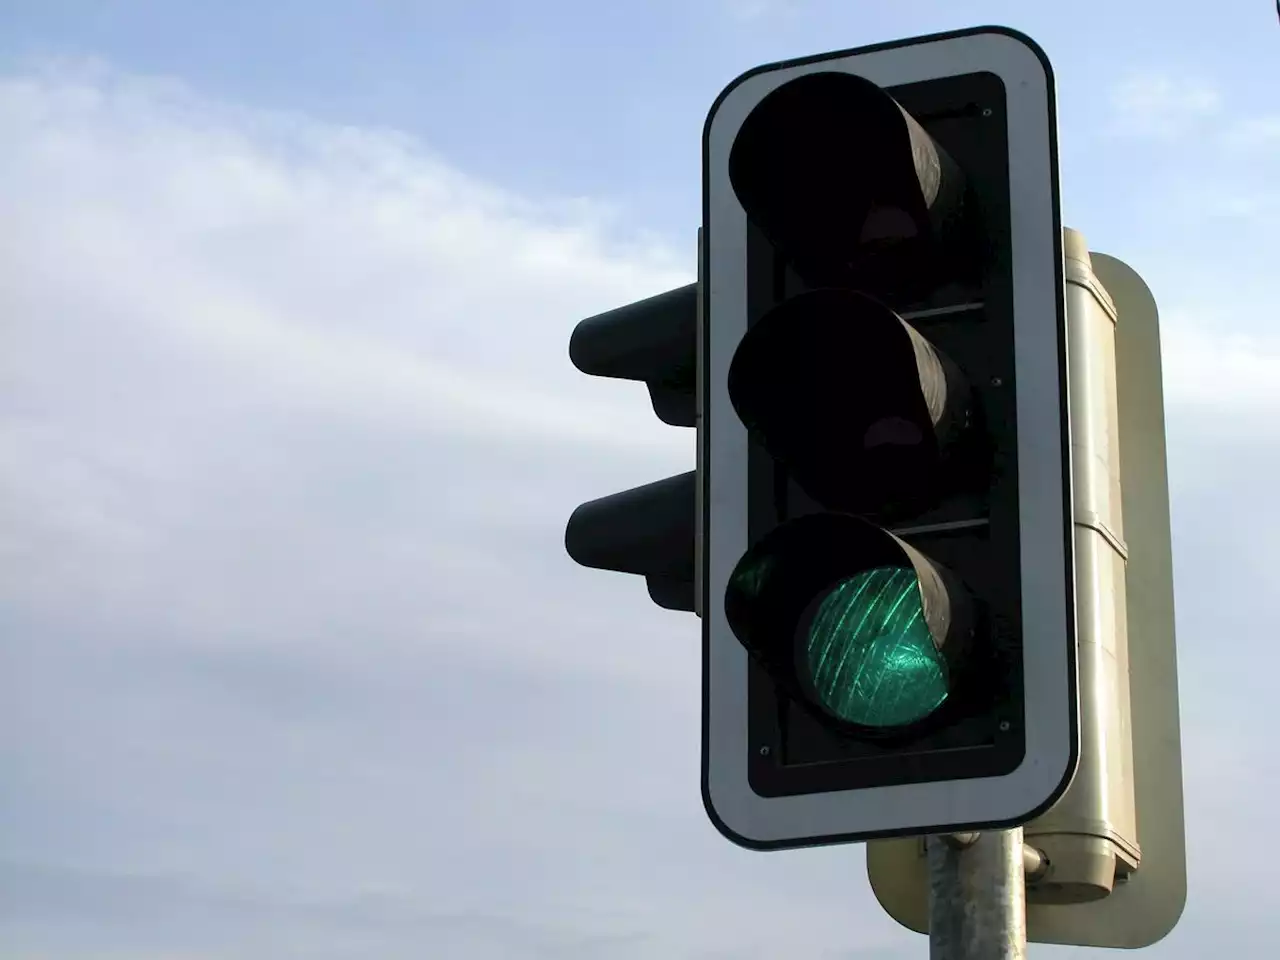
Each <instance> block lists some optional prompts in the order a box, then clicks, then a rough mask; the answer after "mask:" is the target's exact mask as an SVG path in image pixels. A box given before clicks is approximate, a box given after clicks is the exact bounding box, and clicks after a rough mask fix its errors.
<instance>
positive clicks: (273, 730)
mask: <svg viewBox="0 0 1280 960" xmlns="http://www.w3.org/2000/svg"><path fill="white" fill-rule="evenodd" d="M264 6H268V7H269V12H263V7H264ZM984 22H986V23H992V22H995V23H1004V24H1007V25H1010V26H1015V27H1018V28H1020V29H1022V30H1024V31H1026V32H1028V33H1029V34H1031V35H1032V36H1033V37H1035V38H1036V39H1037V40H1038V41H1039V42H1040V43H1041V44H1042V45H1043V46H1044V47H1045V48H1046V50H1047V51H1048V52H1049V54H1050V56H1051V58H1052V60H1053V62H1054V65H1055V69H1056V73H1057V78H1058V90H1059V100H1060V128H1061V144H1062V158H1063V159H1062V168H1063V191H1064V197H1065V213H1066V216H1067V219H1068V222H1069V223H1070V224H1071V225H1073V226H1075V227H1077V228H1078V229H1080V230H1082V231H1084V232H1085V234H1086V236H1087V237H1088V238H1089V240H1090V243H1091V246H1092V247H1093V248H1094V249H1096V250H1102V251H1105V252H1108V253H1113V254H1115V255H1118V256H1120V257H1122V258H1124V259H1125V260H1127V261H1129V262H1130V263H1132V264H1133V265H1134V266H1135V267H1137V269H1138V270H1139V271H1141V272H1142V273H1143V274H1144V276H1146V278H1147V279H1148V280H1149V282H1150V283H1151V286H1152V288H1153V290H1154V291H1155V293H1156V297H1157V299H1158V301H1159V303H1160V307H1161V312H1162V323H1163V331H1164V340H1165V356H1164V363H1165V380H1166V394H1167V404H1168V419H1169V435H1170V466H1171V485H1172V493H1173V506H1174V533H1175V550H1176V554H1177V557H1176V564H1177V592H1178V618H1179V619H1178V625H1179V651H1180V669H1181V677H1182V681H1181V691H1182V698H1183V743H1184V755H1185V762H1186V791H1187V804H1188V814H1187V815H1188V834H1189V847H1190V853H1189V858H1190V871H1191V877H1190V898H1189V901H1188V907H1187V912H1186V914H1185V915H1184V918H1183V921H1182V923H1181V924H1180V926H1179V927H1178V929H1177V930H1176V931H1175V932H1174V934H1173V935H1171V936H1170V937H1169V938H1168V939H1167V940H1166V941H1164V942H1162V943H1161V944H1159V945H1158V946H1156V947H1154V948H1152V949H1151V950H1150V951H1149V954H1150V956H1152V957H1153V958H1192V957H1199V956H1203V955H1204V954H1205V953H1206V952H1207V951H1209V950H1214V951H1220V952H1223V953H1227V952H1231V953H1234V954H1235V955H1241V956H1256V955H1262V953H1264V952H1265V950H1264V948H1263V946H1262V945H1263V944H1264V943H1266V942H1269V940H1270V939H1274V937H1275V935H1276V932H1277V931H1278V930H1280V928H1278V927H1277V921H1276V919H1275V915H1274V902H1273V901H1274V898H1273V896H1272V893H1271V891H1272V890H1273V889H1274V887H1273V885H1272V879H1271V877H1270V875H1269V873H1268V872H1267V869H1266V858H1265V857H1259V856H1255V855H1252V853H1250V851H1251V849H1252V848H1251V847H1250V845H1249V844H1246V842H1245V841H1246V840H1248V839H1249V838H1256V837H1260V836H1262V837H1265V835H1266V827H1267V826H1268V825H1269V820H1268V818H1269V816H1270V813H1271V806H1272V798H1273V797H1274V796H1275V795H1276V790H1277V789H1278V788H1280V756H1278V755H1277V751H1275V749H1274V745H1273V744H1272V743H1271V742H1270V738H1269V737H1268V736H1267V730H1266V726H1265V725H1266V723H1267V722H1268V721H1269V720H1270V716H1269V714H1270V713H1271V710H1270V706H1271V703H1272V701H1273V700H1274V689H1273V688H1274V677H1275V676H1276V675H1277V668H1280V655H1278V654H1277V652H1276V648H1275V645H1274V642H1273V640H1272V638H1271V637H1270V635H1269V633H1270V631H1269V624H1270V623H1271V622H1272V620H1273V619H1274V618H1273V617H1272V616H1271V609H1270V604H1269V602H1268V601H1269V599H1270V591H1271V590H1272V589H1273V587H1272V585H1273V584H1274V583H1275V580H1276V576H1277V574H1280V568H1277V565H1276V560H1275V558H1274V551H1272V550H1270V549H1269V544H1270V543H1272V542H1274V541H1275V539H1276V538H1277V537H1280V517H1278V516H1277V512H1276V510H1275V509H1274V506H1273V504H1274V500H1273V498H1272V493H1271V491H1272V486H1273V484H1272V483H1271V481H1270V478H1271V477H1273V476H1275V472H1276V471H1277V469H1280V444H1278V443H1277V441H1276V438H1275V431H1274V424H1275V423H1276V421H1277V414H1280V380H1278V378H1277V377H1276V376H1275V373H1274V371H1275V369H1277V364H1280V334H1277V333H1276V330H1275V324H1274V316H1275V308H1274V306H1272V304H1273V302H1274V298H1273V296H1272V293H1271V280H1272V277H1273V275H1274V266H1273V263H1274V261H1275V260H1276V249H1277V248H1276V241H1275V238H1274V235H1273V227H1272V224H1273V223H1274V222H1275V218H1276V216H1277V214H1280V186H1277V185H1278V184H1280V101H1277V98H1276V94H1275V91H1277V90H1280V56H1278V55H1277V51H1280V24H1277V22H1276V19H1275V11H1274V8H1273V6H1272V5H1270V4H1269V3H1268V2H1266V0H1257V2H1252V3H1244V2H1241V3H1235V4H1231V5H1227V4H1203V5H1196V6H1191V5H1185V4H1182V5H1180V4H1168V3H1165V4H1155V3H1137V2H1134V3H1128V4H1119V3H1109V4H1104V3H1078V4H1074V5H1071V6H1062V5H1049V4H1043V5H1032V4H1027V3H1022V4H1013V3H1005V4H999V3H965V4H957V3H947V4H942V3H913V4H910V5H907V4H905V3H892V4H890V3H884V4H871V3H849V2H845V3H807V2H803V0H787V2H783V0H778V2H771V0H687V2H685V3H683V4H675V3H667V2H665V0H653V2H651V3H643V4H642V3H631V4H610V5H606V4H585V3H541V4H517V3H505V4H500V3H481V2H475V3H470V4H442V3H435V2H420V3H412V2H408V0H401V2H390V0H381V2H376V0H370V2H365V3H355V2H350V3H341V2H334V0H321V2H309V3H304V2H301V0H290V2H283V0H282V2H277V3H273V4H270V5H252V4H247V3H232V2H226V3H218V4H212V3H196V2H177V0H175V2H165V3H162V2H159V0H155V2H150V3H129V2H119V3H105V2H101V3H91V2H88V0H85V2H67V0H39V2H29V3H18V2H16V0H7V2H5V0H0V143H4V144H5V148H4V150H3V151H0V184H3V185H4V186H3V189H2V190H0V223H4V224H5V229H4V231H3V233H2V234H0V237H2V239H0V316H3V317H4V320H3V327H0V329H2V330H3V335H4V339H5V343H6V359H5V361H4V363H3V364H2V365H0V466H2V469H0V525H2V527H3V529H4V530H5V535H4V537H3V538H2V539H0V678H3V679H0V686H2V687H3V696H2V698H0V703H3V704H4V705H5V706H4V708H3V710H4V714H5V719H4V722H3V723H0V957H4V958H10V957H12V958H23V960H28V958H46V957H48V958H53V957H57V958H60V960H67V958H74V960H78V958H86V960H88V958H92V960H105V958H112V960H114V958H124V957H128V958H130V960H139V958H148V960H149V958H152V957H154V958H160V957H164V958H165V960H172V958H196V957H199V958H219V960H221V958H231V957H235V958H250V960H256V958H259V957H262V958H266V957H271V958H273V960H275V958H281V957H286V958H287V957H307V958H312V957H333V958H346V957H357V956H358V957H364V956H369V955H376V956H382V957H387V958H391V960H394V958H397V957H402V956H403V957H410V956H412V957H420V956H422V955H424V952H425V953H426V954H427V955H430V956H448V957H457V958H460V960H488V958H504V960H507V958H513V960H523V958H544V957H547V958H551V957H555V958H576V957H579V956H582V957H585V956H591V957H593V958H604V960H615V958H626V960H631V958H648V957H653V956H663V957H668V958H689V960H707V958H717V960H719V958H729V957H733V958H756V957H760V958H765V957H777V956H780V955H783V953H784V952H785V953H787V954H796V955H805V956H809V957H814V958H824V960H825V958H832V960H834V958H841V960H848V958H867V960H889V958H893V960H896V958H908V957H919V956H923V955H924V952H925V950H926V947H925V944H924V941H923V939H922V938H919V937H917V936H915V935H913V934H910V933H907V932H905V931H903V930H901V929H899V928H898V927H897V926H896V925H895V924H894V923H893V921H891V920H890V919H889V918H888V917H887V916H885V915H884V914H883V912H882V911H881V910H880V908H879V907H878V906H877V905H876V903H875V902H874V899H873V897H872V894H871V892H870V889H869V887H868V886H867V883H866V881H865V878H864V870H863V855H862V852H861V850H860V849H859V848H857V847H846V848H836V849H830V850H820V851H805V852H796V853H787V854H778V855H759V854H752V853H749V852H746V851H742V850H738V849H736V848H734V847H732V846H731V845H729V844H728V843H726V842H725V841H724V840H723V839H722V838H721V837H720V836H719V835H718V834H716V833H715V831H714V829H713V828H712V827H711V825H710V824H709V823H708V822H707V821H706V818H705V815H704V814H703V812H702V809H701V804H700V800H699V797H698V788H697V783H698V735H697V723H698V720H697V718H698V669H699V660H698V650H697V632H696V625H695V622H694V621H693V620H692V619H691V618H688V617H685V616H680V615H676V614H671V613H667V612H664V611H660V610H657V609H656V608H654V607H652V606H651V605H650V604H649V603H648V602H647V600H646V598H645V596H644V594H643V590H642V588H641V587H640V586H639V584H638V583H634V582H631V581H630V580H628V579H627V578H623V577H609V576H607V575H604V574H599V573H596V572H592V571H586V570H582V569H579V568H577V567H575V566H574V565H573V564H572V563H571V561H569V560H568V558H567V557H566V556H565V555H564V553H563V546H562V534H563V524H564V520H565V518H566V517H567V516H568V513H569V512H570V510H571V509H572V508H573V506H575V505H576V504H577V503H578V502H580V501H582V500H585V499H589V498H591V497H594V496H598V495H601V494H603V493H607V492H610V491H612V490H616V489H622V488H623V487H625V486H628V485H632V484H637V483H642V482H645V481H647V480H650V479H655V478H657V477H661V476H665V475H667V474H669V473H673V472H678V471H681V470H684V469H687V468H688V464H690V463H691V462H692V440H691V437H689V436H688V435H687V433H686V432H684V431H678V430H674V429H671V428H665V427H662V426H661V425H660V424H658V423H657V421H656V420H654V418H653V417H652V415H651V414H650V413H649V411H648V409H647V404H646V402H645V399H644V396H643V392H642V391H640V390H639V389H638V388H635V387H633V386H632V385H628V384H612V385H610V384H607V383H604V382H600V381H590V380H589V379H588V378H586V377H582V376H581V375H579V374H577V373H576V371H574V370H573V368H572V367H571V366H570V365H569V363H568V361H567V357H566V350H567V341H568V335H569V332H570V330H571V329H572V327H573V324H574V323H575V322H576V321H577V320H578V319H579V318H581V317H583V316H586V315H589V314H591V313H593V312H596V311H599V310H602V309H606V308H608V307H610V306H614V305H617V304H621V303H624V302H626V301H628V300H630V299H634V298H638V297H641V296H644V295H647V294H651V293H655V292H659V291H661V290H664V289H667V288H668V287H670V286H674V285H676V284H679V283H683V282H686V281H687V280H689V279H691V277H692V274H693V257H692V253H693V236H694V230H695V229H696V227H697V217H698V215H699V206H698V190H699V150H700V143H699V134H700V131H701V126H702V122H703V119H704V117H705V114H706V110H707V108H708V107H709V105H710V103H711V101H712V99H713V98H714V96H715V95H716V93H717V92H718V91H719V90H720V89H721V88H722V87H723V86H724V85H725V84H726V83H727V82H728V81H730V80H731V79H732V78H733V77H734V76H736V75H737V74H738V73H740V72H742V71H743V70H745V69H748V68H750V67H752V66H755V65H756V64H758V63H762V62H766V61H769V60H776V59H781V58H785V57H789V56H797V55H804V54H810V53H816V52H820V51H824V50H829V49H835V48H840V47H847V46H854V45H857V44H860V43H870V42H875V41H879V40H887V39H893V38H896V37H902V36H909V35H912V34H917V33H924V32H932V31H936V30H942V29H948V28H955V27H962V26H969V25H974V24H978V23H984ZM1242 851H1243V852H1242ZM1033 949H1035V955H1042V956H1046V957H1047V956H1062V957H1066V956H1071V955H1076V954H1078V953H1081V951H1073V950H1071V949H1066V948H1063V949H1059V948H1033Z"/></svg>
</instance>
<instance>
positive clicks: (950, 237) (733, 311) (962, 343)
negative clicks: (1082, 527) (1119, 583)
mask: <svg viewBox="0 0 1280 960" xmlns="http://www.w3.org/2000/svg"><path fill="white" fill-rule="evenodd" d="M1061 236H1062V228H1061V219H1060V214H1059V202H1058V186H1057V162H1056V142H1055V119H1054V106H1053V83H1052V75H1051V71H1050V68H1049V65H1048V63H1047V61H1046V60H1045V58H1044V55H1043V54H1042V52H1041V51H1040V50H1039V48H1038V47H1036V46H1035V45H1034V44H1033V43H1032V42H1031V41H1030V40H1028V39H1027V38H1025V37H1023V36H1021V35H1020V34H1016V33H1013V32H1010V31H1005V30H1000V29H995V28H983V29H978V30H970V31H963V32H960V33H953V34H944V35H937V36H932V37H924V38H919V39H914V40H908V41H903V42H901V43H897V44H886V45H880V46H876V47H868V48H862V49H858V50H852V51H846V52H840V53H833V54H828V55H825V56H820V57H812V58H808V59H805V60H796V61H790V62H786V63H779V64H773V65H769V66H765V67H761V68H759V69H757V70H754V71H752V72H750V73H748V74H746V75H744V76H743V77H740V78H739V79H738V80H736V81H735V82H734V83H732V84H731V85H730V86H729V87H728V88H727V89H726V90H725V91H724V92H723V93H722V94H721V96H720V98H719V99H718V100H717V101H716V103H715V105H714V106H713V107H712V110H711V113H710V115H709V117H708V120H707V125H706V128H705V131H704V211H703V242H704V244H705V251H706V252H705V256H706V264H705V271H706V273H705V280H706V282H705V284H704V288H703V296H704V303H703V309H704V316H705V322H704V324H703V329H702V336H703V338H704V339H703V343H702V354H701V363H702V367H701V374H702V375H701V378H700V384H699V390H700V392H701V401H702V411H703V420H702V429H701V431H700V443H701V445H702V449H701V463H702V467H703V469H702V470H701V471H700V475H699V477H698V480H699V482H700V483H701V484H702V485H703V491H702V496H703V503H704V504H705V505H706V507H705V509H704V511H703V516H702V522H703V524H704V526H703V530H702V536H703V551H702V570H701V571H700V575H701V576H702V577H703V578H704V581H703V583H704V586H705V595H704V601H703V649H704V704H703V798H704V802H705V805H706V808H707V811H708V814H709V815H710V817H711V819H712V820H713V822H715V823H716V825H717V826H718V827H719V829H720V830H721V831H722V832H723V833H724V834H725V835H726V836H728V837H729V838H730V839H732V840H734V841H735V842H737V843H740V844H742V845H744V846H748V847H753V848H779V847H790V846H801V845H809V844H816V843H831V842H842V841H849V840H856V839H864V838H868V837H874V836H892V835H895V834H903V833H923V832H935V831H942V830H947V829H961V828H974V827H985V826H999V825H1012V824H1015V823H1021V822H1023V821H1025V820H1027V819H1029V818H1031V817H1033V816H1035V815H1036V814H1037V813H1039V812H1041V811H1043V810H1044V809H1047V808H1048V807H1049V806H1050V805H1051V804H1052V803H1053V801H1054V800H1055V799H1056V798H1057V797H1059V796H1060V795H1061V794H1062V792H1063V791H1064V790H1065V789H1066V788H1067V786H1068V784H1069V783H1070V782H1071V778H1072V776H1073V773H1074V771H1075V766H1076V760H1077V744H1078V729H1077V720H1076V709H1077V707H1076V661H1075V640H1076V633H1075V623H1074V617H1073V611H1074V603H1073V543H1072V538H1073V533H1072V498H1071V492H1072V486H1071V469H1070V463H1071V457H1070V449H1069V444H1070V429H1069V409H1068V402H1067V366H1066V346H1065V341H1064V338H1065V332H1066V328H1065V314H1064V309H1065V308H1064V279H1063V252H1062V239H1061Z"/></svg>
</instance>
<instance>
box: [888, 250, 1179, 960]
mask: <svg viewBox="0 0 1280 960" xmlns="http://www.w3.org/2000/svg"><path fill="white" fill-rule="evenodd" d="M1066 234H1067V282H1068V301H1067V302H1068V326H1069V329H1070V331H1071V345H1072V351H1071V364H1070V365H1071V382H1072V384H1073V385H1074V389H1073V390H1072V395H1071V403H1072V407H1073V408H1074V409H1075V410H1076V412H1077V416H1076V417H1075V418H1074V419H1073V429H1072V433H1073V440H1074V446H1075V450H1076V453H1077V456H1076V457H1075V459H1074V462H1073V469H1074V471H1075V473H1076V478H1077V482H1076V484H1075V494H1076V496H1075V501H1076V537H1077V541H1078V543H1079V544H1080V546H1079V549H1078V554H1077V556H1078V562H1077V568H1076V583H1077V599H1076V602H1077V607H1078V609H1079V611H1080V613H1079V622H1080V630H1079V633H1080V637H1079V641H1080V642H1079V647H1080V719H1081V724H1080V726H1081V734H1080V763H1079V769H1078V770H1077V773H1076V777H1075V779H1074V781H1073V782H1072V784H1071V787H1070V789H1069V790H1068V791H1067V792H1066V794H1065V795H1064V796H1063V797H1062V798H1061V799H1060V800H1059V801H1058V802H1057V803H1056V804H1054V806H1053V808H1052V809H1051V810H1049V811H1048V812H1047V813H1046V814H1044V815H1043V816H1040V817H1037V818H1036V819H1034V820H1032V821H1030V822H1029V823H1027V824H1025V825H1024V827H1023V836H1024V840H1025V842H1026V844H1027V845H1029V846H1031V847H1034V848H1035V849H1036V850H1038V851H1039V852H1040V854H1041V857H1042V860H1043V862H1045V863H1046V864H1047V869H1045V870H1043V871H1041V872H1040V875H1039V876H1038V877H1036V878H1035V879H1034V881H1031V882H1028V884H1027V891H1026V925H1027V939H1028V940H1029V941H1033V942H1038V943H1057V944H1071V945H1077V946H1092V947H1110V948H1140V947H1146V946H1149V945H1151V944H1153V943H1155V942H1157V941H1158V940H1160V939H1162V938H1163V937H1164V936H1166V935H1167V934H1168V933H1169V932H1170V931H1171V930H1172V929H1173V928H1174V927H1175V926H1176V924H1177V922H1178V919H1179V917H1180V916H1181V914H1182V910H1183V906H1184V904H1185V902H1186V895H1187V864H1186V830H1185V825H1184V822H1183V801H1182V762H1181V761H1182V757H1181V753H1182V751H1181V735H1180V731H1179V718H1178V670H1177V654H1176V641H1175V631H1174V598H1173V559H1172V540H1171V533H1170V518H1169V482H1168V471H1167V464H1166V453H1165V424H1164V398H1163V389H1162V386H1161V371H1160V334H1159V318H1158V312H1157V309H1156V302H1155V298H1154V297H1153V296H1152V293H1151V291H1150V289H1149V288H1148V287H1147V285H1146V283H1145V282H1144V281H1143V280H1142V278H1141V277H1140V276H1139V275H1138V274H1137V273H1136V272H1135V271H1134V270H1133V268H1131V267H1130V266H1128V265H1127V264H1125V263H1124V262H1123V261H1120V260H1117V259H1116V258H1114V257H1110V256H1107V255H1105V254H1099V253H1090V252H1089V250H1088V247H1087V246H1086V244H1085V241H1084V237H1083V236H1081V235H1080V234H1079V233H1077V232H1075V231H1071V230H1068V231H1067V232H1066ZM924 847H925V844H924V842H923V838H909V839H891V840H875V841H872V842H871V843H869V844H868V845H867V871H868V874H869V877H870V880H871V886H872V889H873V890H874V891H875V894H876V897H877V899H878V900H879V901H880V903H881V904H882V905H883V906H884V907H885V909H886V911H888V913H889V914H890V915H891V916H892V917H894V919H896V920H897V921H898V922H899V923H902V924H903V925H904V926H907V927H908V928H910V929H913V930H916V931H919V932H921V933H923V932H926V931H927V929H928V923H929V897H930V879H929V871H928V867H927V863H926V858H925V850H924Z"/></svg>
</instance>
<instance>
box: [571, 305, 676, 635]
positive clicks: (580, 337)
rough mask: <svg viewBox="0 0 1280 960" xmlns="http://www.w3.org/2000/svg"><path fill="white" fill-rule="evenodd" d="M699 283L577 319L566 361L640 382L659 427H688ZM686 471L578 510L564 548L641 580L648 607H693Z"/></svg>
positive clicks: (589, 562) (597, 373)
mask: <svg viewBox="0 0 1280 960" xmlns="http://www.w3.org/2000/svg"><path fill="white" fill-rule="evenodd" d="M697 316H698V285H697V284H696V283H691V284H689V285H688V286H684V287H679V288H677V289H675V290H669V291H667V292H666V293H662V294H659V295H658V296H656V297H650V298H649V299H647V300H641V301H639V302H637V303H632V304H628V305H627V306H624V307H619V308H617V309H616V310H610V311H609V312H607V313H602V314H600V315H599V316H595V317H591V318H589V319H587V320H583V321H582V322H581V323H579V324H578V326H577V327H576V328H575V329H574V331H573V336H572V338H571V339H570V341H569V357H570V359H571V360H572V361H573V364H574V366H576V367H577V368H578V369H579V370H581V371H582V372H583V373H589V374H592V375H594V376H599V377H615V378H618V379H622V380H639V381H641V382H643V383H645V384H646V385H647V386H648V387H649V396H650V399H651V401H652V403H653V410H654V413H656V414H657V415H658V418H659V419H661V420H662V421H663V422H664V423H668V424H671V425H672V426H677V427H692V426H694V425H695V422H696V419H695V417H696V407H697V397H696V395H695V392H694V388H695V383H696V378H697V365H696V364H697V333H696V331H697ZM695 476H696V474H695V472H694V471H690V472H688V473H683V474H679V475H677V476H674V477H668V478H667V479H665V480H659V481H656V482H655V483H649V484H645V485H644V486H642V487H636V488H634V489H631V490H625V491H623V492H622V493H615V494H613V495H611V496H607V497H602V498H601V499H599V500H592V501H591V502H589V503H584V504H582V505H581V506H580V507H578V508H577V509H576V510H575V511H574V512H573V514H572V516H571V517H570V518H569V523H568V526H567V528H566V530H565V547H566V549H567V550H568V552H569V555H570V556H571V557H572V558H573V559H574V560H576V561H577V562H578V563H580V564H582V565H583V566H587V567H595V568H598V569H602V570H613V571H617V572H620V573H633V574H640V575H642V576H644V578H645V581H646V583H647V585H648V587H649V596H650V597H651V598H652V599H653V601H654V603H656V604H658V605H659V606H661V607H665V608H667V609H670V610H686V611H692V610H693V609H694V535H695V523H694V509H695V499H696V495H697V494H696V483H695Z"/></svg>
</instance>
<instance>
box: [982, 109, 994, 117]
mask: <svg viewBox="0 0 1280 960" xmlns="http://www.w3.org/2000/svg"><path fill="white" fill-rule="evenodd" d="M991 113H992V111H991V108H990V107H983V108H982V115H983V116H984V117H989V116H991Z"/></svg>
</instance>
